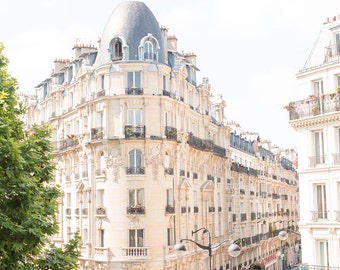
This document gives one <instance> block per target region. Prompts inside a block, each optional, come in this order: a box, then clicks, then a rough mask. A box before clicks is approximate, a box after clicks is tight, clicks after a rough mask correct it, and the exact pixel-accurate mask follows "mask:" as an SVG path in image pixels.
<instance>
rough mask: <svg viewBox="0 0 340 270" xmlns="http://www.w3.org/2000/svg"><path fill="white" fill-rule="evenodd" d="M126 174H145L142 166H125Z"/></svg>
mask: <svg viewBox="0 0 340 270" xmlns="http://www.w3.org/2000/svg"><path fill="white" fill-rule="evenodd" d="M126 174H145V168H144V167H138V166H137V167H127V168H126Z"/></svg>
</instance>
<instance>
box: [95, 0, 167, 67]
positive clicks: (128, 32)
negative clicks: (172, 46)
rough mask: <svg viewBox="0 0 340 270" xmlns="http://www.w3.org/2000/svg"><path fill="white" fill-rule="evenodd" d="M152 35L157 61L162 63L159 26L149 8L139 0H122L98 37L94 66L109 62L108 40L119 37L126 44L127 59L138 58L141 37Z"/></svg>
mask: <svg viewBox="0 0 340 270" xmlns="http://www.w3.org/2000/svg"><path fill="white" fill-rule="evenodd" d="M150 34H151V35H152V37H153V38H155V39H156V40H157V41H158V45H159V47H160V48H159V55H158V62H161V63H164V41H163V35H162V32H161V29H160V26H159V24H158V22H157V20H156V17H155V16H154V14H153V13H152V12H151V10H150V9H149V8H148V7H147V6H146V5H145V4H144V3H143V2H140V1H123V2H121V3H120V4H118V5H117V6H116V8H115V9H114V10H113V12H112V13H111V15H110V17H109V18H108V20H107V22H106V25H105V27H104V31H103V33H102V36H101V39H100V46H99V51H98V56H97V59H96V63H95V65H96V66H99V65H103V64H106V63H108V62H110V52H109V47H110V42H111V41H112V40H113V39H114V38H121V39H122V40H123V46H128V48H129V49H128V59H125V60H138V53H139V51H138V48H139V45H140V42H141V40H142V39H143V38H145V37H147V36H150Z"/></svg>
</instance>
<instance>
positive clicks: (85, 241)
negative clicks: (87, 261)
mask: <svg viewBox="0 0 340 270" xmlns="http://www.w3.org/2000/svg"><path fill="white" fill-rule="evenodd" d="M87 234H88V230H87V228H84V229H83V235H82V236H81V239H82V240H83V245H84V246H85V245H86V243H87V239H88V236H87Z"/></svg>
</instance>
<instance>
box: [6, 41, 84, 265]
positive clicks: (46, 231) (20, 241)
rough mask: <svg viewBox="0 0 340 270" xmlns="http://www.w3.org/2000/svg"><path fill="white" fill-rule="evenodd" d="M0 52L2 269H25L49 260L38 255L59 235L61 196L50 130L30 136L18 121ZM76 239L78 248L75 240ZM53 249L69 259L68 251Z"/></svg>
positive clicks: (13, 82) (12, 89) (14, 87)
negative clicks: (58, 219) (57, 214)
mask: <svg viewBox="0 0 340 270" xmlns="http://www.w3.org/2000/svg"><path fill="white" fill-rule="evenodd" d="M3 49H4V46H3V44H2V43H0V269H27V266H28V265H36V264H37V263H40V262H42V257H39V258H38V255H39V254H46V259H47V258H52V257H53V256H52V255H53V254H52V253H49V252H48V251H45V252H44V253H42V251H43V248H44V247H46V244H47V243H48V242H49V240H48V237H49V236H51V235H53V234H55V233H56V232H57V231H58V224H57V221H56V211H57V198H58V197H59V196H60V192H59V190H58V188H57V187H56V186H54V185H53V184H52V183H51V182H52V180H53V178H54V170H55V165H54V163H53V156H52V154H51V150H52V146H51V143H50V141H49V137H50V135H51V129H50V128H49V127H37V126H34V127H33V130H32V131H31V132H27V131H25V130H24V128H23V122H22V121H21V120H20V116H21V115H22V114H23V113H24V109H23V107H22V105H21V104H20V102H19V101H18V99H17V97H16V94H15V92H16V90H17V82H16V80H15V79H14V78H12V77H11V75H10V74H9V72H8V70H7V65H8V59H7V58H6V57H5V56H4V55H3ZM75 241H76V243H78V244H79V239H78V238H75ZM69 245H70V246H68V248H69V249H71V248H75V244H74V242H70V243H69ZM51 248H52V249H51V252H57V253H56V254H57V255H58V256H62V255H66V257H65V260H70V261H72V259H73V257H71V256H70V255H69V254H68V252H69V251H67V250H65V252H64V251H60V250H59V249H56V248H55V247H53V246H52V247H51ZM53 248H54V249H53ZM76 255H77V256H79V255H78V253H76ZM58 256H57V257H58ZM37 258H38V259H37ZM58 260H59V259H58ZM35 269H37V268H35ZM40 269H44V268H40ZM45 269H61V268H54V267H52V266H51V267H49V268H45ZM64 269H74V268H72V267H71V268H69V267H65V268H64Z"/></svg>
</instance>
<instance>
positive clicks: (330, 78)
mask: <svg viewBox="0 0 340 270" xmlns="http://www.w3.org/2000/svg"><path fill="white" fill-rule="evenodd" d="M297 80H298V96H297V101H293V102H291V103H290V104H289V105H288V106H287V109H288V110H289V120H290V124H291V126H292V127H293V128H294V129H295V130H296V133H297V138H298V150H299V170H298V172H299V179H300V206H301V216H300V223H299V229H300V232H301V240H302V262H303V263H304V264H306V265H308V266H309V269H335V268H337V269H339V267H340V255H339V254H340V154H339V153H340V16H339V17H338V18H337V17H334V18H332V19H328V20H327V21H326V22H325V23H324V24H323V25H322V27H321V30H320V32H319V35H318V37H317V39H316V41H315V43H314V45H313V48H312V51H311V53H310V54H309V56H308V59H307V61H306V63H305V65H304V66H303V68H302V69H301V70H300V71H299V72H298V73H297Z"/></svg>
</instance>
